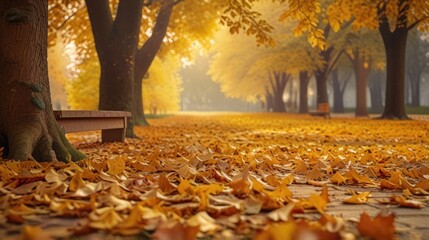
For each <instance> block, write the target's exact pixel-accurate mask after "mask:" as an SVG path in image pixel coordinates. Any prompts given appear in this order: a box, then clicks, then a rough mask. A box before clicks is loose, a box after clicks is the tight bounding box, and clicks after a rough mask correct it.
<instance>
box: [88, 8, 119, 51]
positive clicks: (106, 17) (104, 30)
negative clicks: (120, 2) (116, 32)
mask: <svg viewBox="0 0 429 240" xmlns="http://www.w3.org/2000/svg"><path fill="white" fill-rule="evenodd" d="M85 4H86V8H87V10H88V16H89V20H90V22H91V28H92V32H93V35H94V41H95V47H96V50H97V53H98V55H99V56H102V55H103V54H104V49H105V47H107V43H108V40H109V35H110V32H111V31H112V26H113V18H112V13H111V12H110V6H109V1H108V0H101V1H100V0H99V1H94V0H85Z"/></svg>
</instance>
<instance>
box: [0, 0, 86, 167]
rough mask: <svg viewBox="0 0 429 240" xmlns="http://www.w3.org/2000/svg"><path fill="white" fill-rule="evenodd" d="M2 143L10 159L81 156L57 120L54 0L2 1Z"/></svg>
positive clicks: (45, 159)
mask: <svg viewBox="0 0 429 240" xmlns="http://www.w3.org/2000/svg"><path fill="white" fill-rule="evenodd" d="M0 14H1V18H0V36H1V38H0V74H1V75H2V77H1V78H0V84H1V85H2V87H1V88H0V119H1V121H0V147H3V148H4V151H3V153H4V154H5V155H6V157H7V158H10V159H15V160H29V159H34V160H37V161H51V160H55V159H57V160H61V161H64V162H66V161H69V160H74V161H75V160H79V159H82V158H84V155H83V154H81V153H79V152H78V151H76V150H75V149H74V148H73V147H72V146H71V145H70V143H69V142H68V141H67V139H66V138H65V136H64V131H62V130H61V128H60V126H59V125H58V124H57V122H56V120H55V117H54V114H53V110H52V104H51V98H50V89H49V79H48V68H47V47H48V45H47V40H48V35H47V30H48V15H47V14H48V1H46V0H44V1H42V0H8V1H0Z"/></svg>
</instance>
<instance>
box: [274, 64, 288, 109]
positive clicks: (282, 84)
mask: <svg viewBox="0 0 429 240" xmlns="http://www.w3.org/2000/svg"><path fill="white" fill-rule="evenodd" d="M273 76H274V78H273V77H272V76H271V75H269V80H270V85H271V89H272V93H273V94H272V96H273V111H274V112H286V107H285V102H284V101H283V93H284V91H285V88H286V84H287V82H288V81H289V79H290V74H287V73H281V72H276V71H274V72H273Z"/></svg>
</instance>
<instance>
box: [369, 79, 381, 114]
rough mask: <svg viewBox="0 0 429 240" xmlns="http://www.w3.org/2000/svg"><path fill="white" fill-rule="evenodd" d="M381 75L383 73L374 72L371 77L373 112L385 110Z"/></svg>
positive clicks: (370, 87)
mask: <svg viewBox="0 0 429 240" xmlns="http://www.w3.org/2000/svg"><path fill="white" fill-rule="evenodd" d="M381 75H382V73H373V74H371V75H370V78H369V93H370V99H371V111H372V112H373V113H381V112H382V111H383V98H382V83H381V78H382V76H381Z"/></svg>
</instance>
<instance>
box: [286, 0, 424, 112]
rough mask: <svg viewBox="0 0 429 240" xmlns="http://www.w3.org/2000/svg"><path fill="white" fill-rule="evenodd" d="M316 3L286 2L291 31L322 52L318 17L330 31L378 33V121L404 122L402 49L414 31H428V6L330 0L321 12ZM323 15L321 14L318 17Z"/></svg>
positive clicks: (419, 0)
mask: <svg viewBox="0 0 429 240" xmlns="http://www.w3.org/2000/svg"><path fill="white" fill-rule="evenodd" d="M321 2H325V1H320V0H311V1H302V0H288V3H289V9H287V10H286V12H285V14H286V15H287V16H290V17H292V18H294V19H297V20H298V21H299V24H298V25H297V28H296V30H295V31H297V32H298V33H302V32H308V33H309V34H308V36H309V41H310V42H312V44H313V45H318V46H319V47H321V48H322V49H323V48H324V42H325V40H324V36H323V34H322V33H323V30H321V29H319V28H318V22H319V17H320V15H326V16H328V18H327V20H329V24H330V25H331V27H332V28H333V30H335V31H338V30H339V29H340V27H341V25H342V24H344V23H345V24H350V23H351V25H352V27H353V29H354V30H359V29H361V28H368V29H371V30H378V31H379V32H380V34H381V37H382V39H383V44H384V48H385V53H386V78H387V81H386V101H385V108H384V112H383V114H382V116H381V118H394V119H407V118H408V117H407V115H406V113H405V101H404V77H405V47H406V42H407V35H408V32H409V31H410V30H411V29H413V28H414V27H417V28H418V29H419V30H421V31H427V30H429V2H428V1H424V0H397V1H386V0H374V1H366V0H358V1H350V0H333V1H329V7H328V9H327V11H326V12H325V11H323V12H322V11H321V7H320V6H321ZM322 13H323V14H322Z"/></svg>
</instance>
